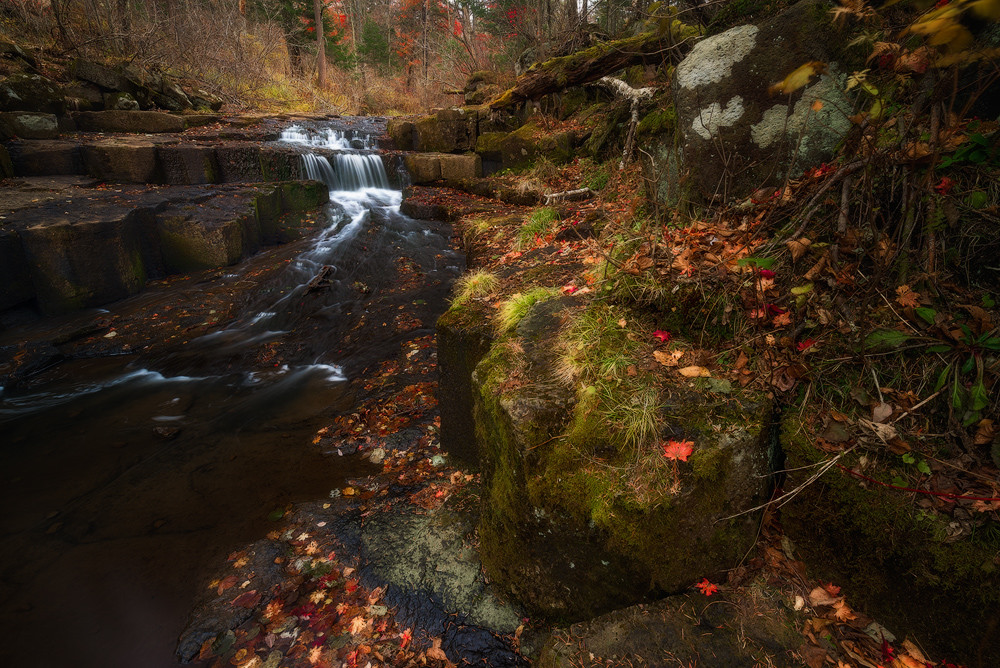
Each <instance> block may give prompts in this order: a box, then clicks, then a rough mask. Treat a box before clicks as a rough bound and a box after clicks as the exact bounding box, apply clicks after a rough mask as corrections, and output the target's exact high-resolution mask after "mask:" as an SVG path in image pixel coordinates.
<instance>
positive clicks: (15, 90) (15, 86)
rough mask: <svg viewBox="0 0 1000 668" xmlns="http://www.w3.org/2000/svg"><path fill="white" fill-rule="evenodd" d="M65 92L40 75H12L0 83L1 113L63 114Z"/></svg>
mask: <svg viewBox="0 0 1000 668" xmlns="http://www.w3.org/2000/svg"><path fill="white" fill-rule="evenodd" d="M65 109H66V105H65V101H64V99H63V91H62V89H61V88H60V87H59V85H58V84H56V83H55V82H54V81H52V80H50V79H46V78H45V77H43V76H41V75H40V74H12V75H11V76H9V77H7V78H6V79H4V80H3V81H0V111H40V112H43V113H46V114H61V113H63V111H65Z"/></svg>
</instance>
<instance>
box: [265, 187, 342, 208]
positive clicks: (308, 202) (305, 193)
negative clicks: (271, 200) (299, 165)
mask: <svg viewBox="0 0 1000 668" xmlns="http://www.w3.org/2000/svg"><path fill="white" fill-rule="evenodd" d="M277 185H278V188H279V189H280V190H281V207H282V209H283V210H284V211H312V210H313V209H318V208H319V207H321V206H323V205H324V204H326V203H328V202H329V201H330V189H329V188H327V186H326V184H325V183H322V182H320V181H310V180H306V181H285V182H282V183H279V184H277Z"/></svg>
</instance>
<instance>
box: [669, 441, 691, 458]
mask: <svg viewBox="0 0 1000 668" xmlns="http://www.w3.org/2000/svg"><path fill="white" fill-rule="evenodd" d="M692 452H694V441H667V442H666V443H664V444H663V456H664V457H666V458H667V459H679V460H681V461H682V462H686V461H687V460H688V456H689V455H690V454H691V453H692Z"/></svg>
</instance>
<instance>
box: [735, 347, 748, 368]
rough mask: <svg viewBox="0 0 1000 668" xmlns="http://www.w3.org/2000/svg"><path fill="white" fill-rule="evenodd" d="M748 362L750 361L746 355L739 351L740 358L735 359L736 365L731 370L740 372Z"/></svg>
mask: <svg viewBox="0 0 1000 668" xmlns="http://www.w3.org/2000/svg"><path fill="white" fill-rule="evenodd" d="M749 361H750V358H749V357H747V354H746V353H745V352H743V351H742V350H741V351H740V356H739V357H737V358H736V365H735V366H734V367H733V368H734V369H735V370H736V371H742V370H743V367H745V366H746V365H747V362H749Z"/></svg>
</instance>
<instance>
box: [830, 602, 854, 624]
mask: <svg viewBox="0 0 1000 668" xmlns="http://www.w3.org/2000/svg"><path fill="white" fill-rule="evenodd" d="M833 616H834V617H836V618H837V619H838V620H839V621H842V622H849V621H851V620H852V619H857V618H858V616H857V615H856V614H854V611H853V610H851V608H850V607H849V606H848V605H847V603H845V602H844V600H843V599H840V600H838V601H836V602H835V603H834V604H833Z"/></svg>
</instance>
